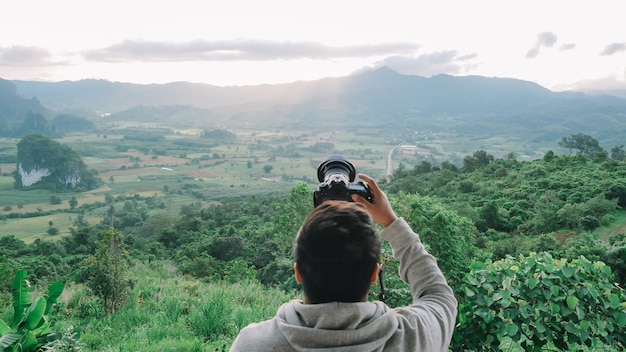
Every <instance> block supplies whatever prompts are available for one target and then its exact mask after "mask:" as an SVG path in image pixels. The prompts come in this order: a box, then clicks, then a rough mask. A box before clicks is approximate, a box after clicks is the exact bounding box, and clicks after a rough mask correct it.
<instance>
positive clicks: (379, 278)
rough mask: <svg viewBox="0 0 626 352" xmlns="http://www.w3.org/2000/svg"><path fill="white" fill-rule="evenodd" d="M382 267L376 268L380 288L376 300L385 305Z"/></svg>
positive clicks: (381, 265) (382, 265)
mask: <svg viewBox="0 0 626 352" xmlns="http://www.w3.org/2000/svg"><path fill="white" fill-rule="evenodd" d="M384 267H385V265H384V264H380V267H379V268H378V285H379V286H380V292H378V300H379V301H381V302H383V303H387V302H385V299H386V298H387V297H385V284H384V283H383V273H384Z"/></svg>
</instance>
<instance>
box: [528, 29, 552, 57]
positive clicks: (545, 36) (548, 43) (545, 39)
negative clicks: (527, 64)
mask: <svg viewBox="0 0 626 352" xmlns="http://www.w3.org/2000/svg"><path fill="white" fill-rule="evenodd" d="M556 41H557V37H556V34H554V33H552V32H543V33H539V34H537V41H535V44H534V45H533V47H532V48H531V49H530V50H528V52H527V53H526V58H527V59H532V58H535V57H537V55H539V51H540V50H541V47H543V46H545V47H552V46H554V44H556Z"/></svg>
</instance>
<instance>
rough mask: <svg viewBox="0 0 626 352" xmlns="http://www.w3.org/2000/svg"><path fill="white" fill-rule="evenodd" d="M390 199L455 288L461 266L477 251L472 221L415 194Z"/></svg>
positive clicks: (462, 272) (458, 280)
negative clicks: (437, 261)
mask: <svg viewBox="0 0 626 352" xmlns="http://www.w3.org/2000/svg"><path fill="white" fill-rule="evenodd" d="M390 200H391V202H392V203H393V205H394V209H395V210H396V212H397V214H398V215H399V216H402V217H403V218H404V219H405V220H406V221H407V222H408V223H409V225H410V226H411V228H412V229H413V230H414V231H415V232H417V233H419V235H420V237H421V238H422V241H423V242H424V244H425V246H426V247H427V249H428V251H429V252H430V253H431V254H433V255H434V256H435V257H436V258H437V259H438V260H439V267H440V268H441V270H442V271H443V273H444V274H445V276H446V278H447V279H448V281H449V282H450V285H451V286H452V287H458V284H459V283H460V281H461V279H462V277H463V275H464V273H465V268H467V267H468V266H469V264H470V261H471V258H474V256H475V255H476V254H477V250H476V247H475V246H474V233H475V228H474V225H473V224H472V222H471V221H470V220H469V219H467V218H464V217H461V216H459V215H458V214H457V213H455V212H453V211H450V210H448V209H446V208H444V207H443V206H442V205H441V204H440V203H437V202H435V201H433V200H432V199H430V198H427V197H421V196H419V195H416V194H405V193H399V194H396V195H393V196H392V197H390ZM388 272H389V271H388Z"/></svg>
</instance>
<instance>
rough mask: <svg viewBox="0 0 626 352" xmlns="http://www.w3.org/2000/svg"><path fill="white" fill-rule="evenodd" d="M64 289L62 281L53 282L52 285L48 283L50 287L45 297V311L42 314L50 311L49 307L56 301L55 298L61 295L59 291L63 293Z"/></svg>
mask: <svg viewBox="0 0 626 352" xmlns="http://www.w3.org/2000/svg"><path fill="white" fill-rule="evenodd" d="M64 289H65V285H64V284H63V283H62V282H59V281H57V282H55V283H53V284H52V285H50V287H48V294H47V295H46V297H47V301H48V302H47V303H48V304H47V306H46V311H45V312H44V315H48V314H49V313H50V309H52V306H53V305H54V304H55V303H57V300H58V299H59V296H61V293H63V290H64Z"/></svg>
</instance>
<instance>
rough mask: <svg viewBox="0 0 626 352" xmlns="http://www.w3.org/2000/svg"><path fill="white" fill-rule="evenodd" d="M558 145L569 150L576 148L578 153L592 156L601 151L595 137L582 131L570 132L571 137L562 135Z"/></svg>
mask: <svg viewBox="0 0 626 352" xmlns="http://www.w3.org/2000/svg"><path fill="white" fill-rule="evenodd" d="M559 147H562V148H566V149H569V150H570V153H571V151H572V149H577V150H578V153H579V154H583V155H585V156H588V157H593V156H594V155H595V154H596V153H597V152H601V151H603V149H602V147H600V143H599V142H598V140H597V139H595V138H593V137H591V136H589V135H586V134H582V133H577V134H572V135H571V137H563V138H562V139H561V141H560V142H559ZM607 156H608V155H607Z"/></svg>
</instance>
